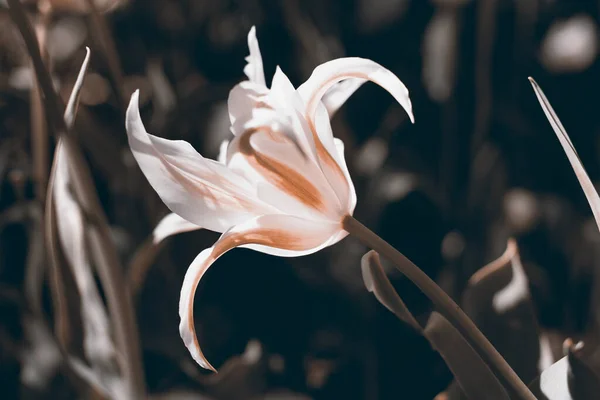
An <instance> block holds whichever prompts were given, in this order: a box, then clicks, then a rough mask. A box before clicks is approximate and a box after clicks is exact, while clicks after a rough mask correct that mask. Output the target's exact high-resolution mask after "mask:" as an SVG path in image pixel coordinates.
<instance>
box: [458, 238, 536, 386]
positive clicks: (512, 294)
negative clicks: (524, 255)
mask: <svg viewBox="0 0 600 400" xmlns="http://www.w3.org/2000/svg"><path fill="white" fill-rule="evenodd" d="M462 304H463V309H464V310H465V312H466V313H467V314H468V315H469V316H470V317H471V318H472V319H473V321H474V322H475V324H476V325H477V326H478V327H479V329H480V330H481V331H482V332H483V334H484V335H486V336H487V337H488V339H489V340H490V341H491V342H492V344H493V345H494V346H495V347H496V348H497V349H498V351H499V352H500V354H502V355H503V356H504V358H505V359H506V361H507V362H508V363H509V364H510V365H511V366H512V367H513V368H514V370H515V372H516V373H517V374H518V375H519V377H520V378H521V379H523V380H524V381H525V382H529V381H531V380H532V379H533V378H534V377H535V376H537V374H539V370H538V360H539V357H540V339H539V338H540V332H539V327H538V325H537V322H536V321H537V318H536V315H535V312H534V308H533V304H532V303H531V297H530V293H529V285H528V280H527V277H526V275H525V272H524V270H523V266H522V265H521V260H520V258H519V253H518V249H517V244H516V242H515V241H514V240H513V239H510V240H509V241H508V246H507V248H506V251H505V252H504V254H503V255H502V256H500V258H498V259H496V260H495V261H493V262H491V263H489V264H488V265H486V266H485V267H483V268H481V269H480V270H479V271H477V272H476V273H475V274H473V276H472V277H471V278H470V279H469V282H468V284H467V287H466V289H465V292H464V294H463V302H462Z"/></svg>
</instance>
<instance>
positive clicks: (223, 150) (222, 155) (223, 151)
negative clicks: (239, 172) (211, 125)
mask: <svg viewBox="0 0 600 400" xmlns="http://www.w3.org/2000/svg"><path fill="white" fill-rule="evenodd" d="M228 146H229V140H223V141H222V142H221V146H219V156H218V157H217V161H218V162H220V163H221V164H226V163H227V147H228Z"/></svg>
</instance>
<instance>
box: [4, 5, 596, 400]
mask: <svg viewBox="0 0 600 400" xmlns="http://www.w3.org/2000/svg"><path fill="white" fill-rule="evenodd" d="M27 3H28V4H27V7H28V8H27V9H28V11H29V12H30V16H31V19H32V21H36V22H35V23H36V24H37V26H38V27H40V26H45V29H46V30H47V31H46V35H45V39H46V40H45V47H46V49H47V51H48V53H49V58H50V60H51V66H52V67H51V69H52V74H53V77H54V79H55V84H56V87H57V90H58V91H59V93H60V94H61V95H62V96H63V98H65V99H66V98H67V97H68V94H69V93H70V90H71V88H72V86H73V82H74V79H75V76H76V74H77V71H78V70H79V66H80V65H81V61H82V60H83V57H84V54H85V49H84V46H86V45H87V46H89V47H90V48H91V50H92V58H91V66H90V70H89V73H88V76H87V79H86V82H85V84H84V88H83V92H82V98H81V103H82V104H81V108H80V110H79V114H78V119H77V122H76V125H75V130H74V131H75V132H76V134H77V137H78V138H79V141H80V143H81V146H82V149H83V151H84V154H85V156H86V159H87V161H88V162H89V164H90V168H91V171H92V173H93V179H94V183H95V185H96V189H97V191H98V194H99V197H100V200H101V203H102V206H103V208H104V210H105V212H106V213H107V216H108V220H109V223H110V227H111V233H112V238H113V239H114V242H115V243H116V245H117V246H118V250H119V252H120V256H121V260H122V262H123V265H124V266H125V268H126V269H125V275H124V276H125V277H126V279H127V280H128V285H130V288H131V292H132V296H133V301H134V305H135V310H136V317H137V324H138V327H139V342H140V344H141V347H142V350H143V365H144V371H145V376H146V384H147V388H148V392H149V393H150V394H151V395H152V396H155V397H156V398H190V399H191V398H201V399H221V398H223V399H254V398H256V399H263V398H265V399H266V398H272V399H279V398H284V397H283V396H284V393H287V396H290V397H286V398H290V399H292V398H294V399H304V398H308V399H310V398H312V399H338V398H345V399H395V398H405V399H431V398H433V397H435V396H436V395H437V394H438V393H440V392H442V391H444V390H445V388H446V387H447V386H448V385H449V384H450V382H451V380H452V375H451V374H450V372H449V371H448V370H447V368H446V366H445V364H444V362H443V360H442V359H441V358H440V357H439V355H438V354H437V353H436V352H435V351H433V350H432V349H431V347H430V346H429V344H428V343H427V341H426V340H425V339H423V338H422V337H421V336H419V335H418V334H417V333H415V332H414V331H413V330H412V329H411V328H410V327H408V326H406V325H405V324H403V323H402V322H400V321H399V320H397V319H396V318H395V317H394V315H392V314H391V313H389V312H388V311H387V310H386V309H385V308H384V307H382V306H381V305H380V304H379V303H378V302H377V301H376V300H375V299H374V297H373V296H372V294H371V293H369V292H368V291H367V290H366V289H365V286H364V283H363V280H362V276H361V269H360V259H361V256H362V255H363V254H364V253H365V252H366V251H367V249H366V248H364V247H363V246H362V245H360V244H359V243H358V242H357V241H356V240H354V239H352V238H348V239H346V240H344V241H342V242H341V243H339V244H337V245H335V246H333V247H332V248H328V249H326V250H324V251H321V252H319V253H317V254H315V255H312V256H307V257H302V258H297V259H282V258H275V257H271V256H267V255H263V254H258V253H255V252H252V251H249V250H240V249H238V250H234V251H232V252H230V253H228V254H227V255H225V256H224V257H222V258H221V259H220V260H219V261H218V262H217V263H216V265H215V266H214V267H213V268H212V269H211V270H210V271H209V272H208V274H207V276H206V278H205V279H204V281H203V283H202V284H201V286H200V288H199V291H198V293H197V295H196V320H197V329H198V332H199V336H200V341H201V343H202V344H203V349H204V350H205V354H206V355H207V357H208V359H209V360H211V362H213V364H214V365H215V366H216V367H217V368H220V367H223V365H224V364H228V365H229V367H228V368H229V370H227V373H226V374H219V375H217V376H216V377H215V376H211V375H210V374H208V373H206V372H204V371H202V370H200V369H199V367H197V366H196V364H195V363H194V362H193V360H192V359H191V357H189V355H188V353H187V351H186V349H185V347H184V346H183V344H182V342H181V340H180V338H179V334H178V314H177V304H178V298H179V290H180V286H181V282H182V279H183V275H184V273H185V270H186V268H187V266H188V265H189V263H190V262H191V260H192V259H193V258H194V257H195V256H196V255H197V253H199V252H200V251H201V250H202V249H204V248H206V247H208V246H210V245H211V244H212V243H213V241H214V240H215V239H216V238H217V237H218V235H217V234H215V233H211V232H206V231H198V232H192V233H186V234H181V235H178V236H176V237H173V238H170V239H168V240H167V241H166V242H165V243H164V244H163V245H162V246H160V248H151V249H150V250H149V245H148V238H149V236H150V234H151V232H152V229H153V227H154V226H155V224H156V223H157V222H158V221H159V220H160V218H161V217H162V216H164V215H165V214H166V213H167V211H168V210H167V209H166V207H165V206H164V205H163V204H162V203H161V201H160V199H159V198H158V196H157V195H156V194H155V193H154V192H153V190H152V189H151V188H150V186H149V184H148V183H147V181H146V180H145V178H144V177H143V175H142V173H141V172H140V170H139V168H138V166H137V164H136V163H135V161H134V159H133V157H132V154H131V153H130V151H129V149H128V147H127V140H126V133H125V131H124V122H123V106H124V104H126V103H127V101H128V97H129V95H130V94H131V93H132V91H133V90H134V89H135V88H140V89H141V107H142V117H143V119H144V121H145V123H146V126H147V129H148V131H150V132H152V133H154V134H156V135H158V136H161V137H166V138H170V139H184V140H187V141H189V142H190V143H192V144H193V146H194V147H195V148H196V149H198V150H199V151H200V153H201V154H203V155H205V156H207V157H216V155H217V153H218V149H219V145H220V143H221V141H222V140H223V139H226V138H228V137H229V135H230V133H229V129H228V114H227V107H226V100H227V96H228V92H229V90H230V89H231V88H232V87H233V86H234V85H235V84H236V83H237V82H239V81H240V80H242V79H244V76H243V73H242V69H243V66H244V64H245V61H244V57H245V56H246V55H247V54H248V49H247V44H246V35H247V33H248V31H249V29H250V28H251V26H253V25H255V26H256V28H257V36H258V40H259V43H260V47H261V51H262V55H263V59H264V65H265V72H266V75H267V81H268V82H269V81H270V77H271V76H272V74H273V72H274V70H275V67H276V66H277V65H279V66H280V67H281V68H282V69H283V71H284V72H285V73H286V74H287V75H288V76H289V77H290V79H291V80H292V82H293V83H294V84H295V85H296V86H297V85H299V84H300V83H302V82H303V81H304V80H305V79H306V78H307V77H308V76H309V75H310V73H311V71H312V69H313V68H314V67H315V66H317V65H319V64H320V63H322V62H324V61H327V60H330V59H333V58H336V57H341V56H359V57H365V58H370V59H373V60H375V61H377V62H378V63H380V64H382V65H383V66H385V67H387V68H389V69H390V70H391V71H393V72H394V73H395V74H397V75H398V76H399V77H400V79H402V81H403V82H404V83H405V84H406V86H407V87H408V88H409V90H410V95H411V99H412V102H413V108H414V114H415V118H416V123H415V124H414V125H413V124H411V123H410V121H409V120H408V118H407V116H406V114H405V113H404V111H403V110H402V109H401V108H400V106H399V105H398V104H396V103H395V102H394V100H393V99H392V97H391V96H389V95H388V94H387V93H386V92H385V91H384V90H382V89H381V88H378V87H377V86H375V85H374V84H366V85H365V86H364V87H363V88H361V89H360V90H359V91H358V92H357V93H356V94H355V95H354V96H353V97H352V98H351V99H350V100H349V101H348V102H347V104H346V105H345V106H344V108H343V109H342V110H341V111H340V112H339V113H338V114H337V115H336V116H335V118H334V120H333V121H332V126H333V131H334V134H335V135H336V136H337V137H339V138H341V139H343V141H344V142H345V145H346V159H347V161H348V164H349V168H350V171H351V174H352V176H353V179H354V183H355V185H356V188H357V193H358V199H359V200H358V206H357V209H356V212H355V216H356V217H357V218H358V219H359V220H360V221H362V222H363V223H365V224H366V225H367V226H369V227H370V228H371V229H373V230H374V231H375V232H377V233H378V234H380V235H381V236H382V237H383V238H384V239H386V240H388V241H389V242H390V243H391V244H392V245H394V246H395V247H396V248H398V249H399V250H400V251H402V252H403V253H404V254H405V255H406V256H408V257H409V258H410V259H411V260H413V261H414V262H415V263H416V264H417V265H418V266H420V267H421V268H422V269H423V270H424V271H426V272H427V273H428V274H429V275H430V276H431V277H432V278H434V279H435V280H436V281H437V282H438V283H440V285H442V287H443V288H444V289H445V290H447V291H448V293H449V294H451V295H452V296H453V297H454V298H455V299H456V300H457V301H459V302H460V301H461V298H462V294H463V293H464V290H465V287H466V285H467V282H468V279H469V277H470V276H471V275H472V274H473V273H474V272H475V271H477V270H478V269H479V268H481V267H482V266H483V265H485V264H486V263H488V262H490V261H491V260H493V259H495V258H497V257H498V256H499V255H500V254H501V253H502V252H503V250H504V248H505V247H506V241H507V239H508V238H509V237H511V236H512V237H515V238H516V239H517V242H518V244H519V248H520V254H521V258H522V261H523V265H524V268H525V271H526V274H527V277H528V279H529V290H530V292H529V294H530V296H531V304H532V305H533V308H534V313H535V316H536V322H535V323H534V324H533V325H532V326H535V329H536V332H543V333H544V335H545V336H544V337H545V338H547V339H548V340H549V341H550V342H551V343H555V344H556V343H558V345H557V346H554V347H560V343H561V342H562V340H563V339H564V338H566V337H574V338H577V337H581V336H582V335H584V333H585V332H589V330H590V329H591V328H593V327H594V325H595V322H594V321H595V318H597V317H600V292H598V290H600V287H598V285H599V284H600V252H599V249H600V246H599V245H600V234H599V233H598V230H597V228H596V225H595V223H594V220H593V218H592V215H591V211H590V208H589V206H588V204H587V202H586V199H585V197H584V195H583V193H582V191H581V188H580V187H579V184H578V182H577V179H576V177H575V175H574V173H573V171H572V169H571V166H570V165H569V163H568V161H567V158H566V157H565V155H564V153H563V150H562V148H561V147H560V144H559V142H558V140H557V139H556V137H555V135H554V133H553V132H552V129H551V127H550V125H549V123H548V122H547V120H546V118H545V116H544V115H543V112H542V110H541V108H540V107H539V104H538V102H537V100H536V99H535V95H534V93H533V91H532V89H531V86H530V84H529V82H528V80H527V77H528V76H532V77H534V78H535V79H536V80H537V81H538V83H539V84H540V86H541V87H542V88H543V89H544V91H545V92H546V94H547V96H548V98H549V100H550V101H551V103H552V104H553V106H554V108H555V109H556V111H557V113H558V115H559V116H560V117H561V119H562V121H563V123H564V125H565V127H566V129H567V131H568V132H569V134H570V136H571V138H572V140H573V143H574V145H575V147H576V148H577V149H578V152H579V154H580V157H581V159H582V161H583V164H584V165H585V167H586V168H587V171H588V173H589V174H590V176H591V178H592V180H593V181H596V179H597V178H598V177H600V163H599V162H598V158H599V157H598V155H599V154H600V147H599V146H600V142H599V138H600V136H599V135H598V133H599V132H598V130H599V127H600V125H599V123H598V118H597V117H598V109H597V107H598V102H597V99H596V94H597V93H598V90H599V89H600V63H599V62H598V49H599V46H598V38H599V32H598V23H599V22H600V3H598V2H597V1H584V0H578V1H572V0H480V1H474V0H471V1H469V0H355V1H325V0H307V1H300V0H282V1H267V0H238V1H233V0H232V1H227V0H219V1H208V0H137V1H133V0H132V1H122V2H117V4H112V3H113V2H111V1H109V0H103V1H101V2H97V4H98V6H99V8H100V9H101V10H104V8H105V6H108V7H113V6H115V7H114V8H110V9H109V10H106V11H105V12H103V13H102V18H103V20H104V21H105V22H106V28H107V30H106V31H105V33H108V35H109V36H110V38H112V40H114V44H115V48H116V54H117V57H116V58H115V57H112V58H111V56H110V55H109V56H107V55H106V54H107V53H106V51H103V48H104V47H105V46H106V44H105V43H104V42H103V40H105V38H103V37H102V35H100V34H99V33H98V29H97V28H98V27H97V25H96V23H95V22H94V21H95V20H94V18H93V17H92V16H90V14H89V13H87V12H85V10H86V7H85V1H81V2H77V1H75V0H72V1H69V0H61V1H54V2H51V3H53V4H52V6H53V12H52V15H50V16H47V15H43V11H44V10H43V9H42V7H40V6H39V5H38V4H36V3H35V2H32V1H29V2H27ZM111 62H112V63H113V67H114V65H115V62H116V66H117V68H118V70H120V73H121V74H122V76H121V77H115V76H114V74H111ZM33 76H34V75H33V72H32V69H31V68H30V64H29V59H28V54H27V52H26V50H25V47H24V44H23V41H22V39H21V36H20V34H19V32H18V30H17V28H16V27H15V25H14V24H13V23H12V22H11V20H10V17H9V15H8V12H7V9H6V5H5V4H2V2H0V390H1V393H2V395H1V397H2V398H6V399H9V398H26V399H38V398H39V399H41V398H53V399H54V398H56V399H59V398H65V399H67V398H87V397H86V396H85V395H83V394H82V393H87V392H85V391H84V392H82V390H83V389H81V385H78V384H74V383H73V382H74V380H73V379H71V378H72V372H70V371H69V368H67V367H66V366H65V363H64V362H63V361H61V360H62V355H61V354H60V351H59V350H58V347H57V344H56V341H55V340H54V338H53V335H52V334H51V332H52V327H53V307H52V301H51V294H50V290H49V288H48V279H47V278H48V273H47V272H45V271H47V268H48V265H47V264H48V258H47V256H46V255H45V251H44V244H43V239H42V237H43V230H42V222H41V220H42V215H43V206H42V203H41V201H42V200H43V198H42V200H40V195H39V193H38V192H37V189H36V185H37V183H36V170H35V168H34V167H33V165H34V164H33V161H32V157H33V155H32V148H33V144H32V135H31V131H32V129H33V128H32V125H33V124H35V123H36V121H35V120H34V119H32V117H31V115H32V114H31V107H30V91H31V88H32V86H33V83H32V82H33V80H32V78H33ZM119 85H120V87H121V88H122V89H121V93H117V92H116V91H115V90H113V88H114V87H115V86H119ZM32 121H33V122H32ZM53 146H54V141H53V140H52V139H50V140H49V144H48V151H47V164H48V166H49V163H50V161H51V155H52V149H53ZM42 197H43V196H42ZM150 247H151V246H150ZM140 252H142V253H140ZM140 254H142V256H143V257H145V260H146V261H144V262H140V261H139V260H140ZM140 265H141V267H140ZM386 271H387V272H388V274H389V277H390V279H391V280H392V282H393V283H394V285H395V287H396V289H397V290H398V292H399V293H400V294H401V296H402V298H403V299H404V300H405V302H406V303H407V305H408V306H409V308H410V309H411V311H412V312H413V313H414V314H415V316H417V318H420V319H423V318H425V319H426V317H427V314H428V313H429V311H430V310H431V307H430V304H429V303H428V301H427V300H426V298H425V297H424V296H423V295H422V294H421V293H420V292H419V291H418V290H417V289H416V288H415V287H413V286H412V284H411V283H410V282H409V281H407V280H406V279H404V278H403V277H402V276H401V275H400V274H399V273H397V272H396V271H395V270H394V269H393V268H387V266H386ZM31 293H39V299H38V300H39V302H40V304H41V308H42V311H41V313H40V312H36V311H35V310H36V307H37V306H36V305H33V304H32V298H35V296H32V295H31ZM101 293H102V292H101ZM530 325H531V324H530ZM530 325H528V324H527V323H523V321H519V320H518V319H517V321H516V322H514V323H511V324H510V327H509V328H507V329H508V330H507V331H506V332H507V333H506V334H503V335H499V338H496V339H494V340H493V342H494V344H496V345H497V346H498V347H499V348H500V347H502V346H503V343H500V342H501V341H502V340H505V341H507V342H510V346H511V349H513V351H514V354H512V355H511V356H510V357H512V359H510V357H509V356H507V358H509V362H511V364H519V363H523V365H526V367H523V369H522V370H518V371H517V372H519V373H520V375H521V376H522V377H523V379H524V380H525V379H529V380H531V379H533V378H534V377H535V375H537V372H536V370H535V366H536V365H538V361H539V360H538V356H539V354H537V348H536V346H538V344H537V343H536V342H535V340H534V342H533V343H532V342H531V340H529V339H528V338H530V337H531V335H528V334H527V332H525V333H524V332H523V330H526V329H529V328H530ZM492 333H493V332H492ZM534 338H537V336H534ZM531 349H533V350H532V351H533V353H534V354H533V356H532V355H531V354H530V353H531V352H530V351H529V350H531ZM241 354H243V355H242V356H240V355H241ZM505 355H506V354H505ZM521 358H523V359H521ZM519 365H520V364H519ZM231 371H233V372H231ZM523 371H525V372H523ZM538 372H539V371H538ZM292 393H295V394H293V395H292ZM161 396H162V397H161ZM174 396H189V397H174ZM269 396H270V397H269ZM292 396H296V397H292ZM90 398H101V397H93V396H91V397H90Z"/></svg>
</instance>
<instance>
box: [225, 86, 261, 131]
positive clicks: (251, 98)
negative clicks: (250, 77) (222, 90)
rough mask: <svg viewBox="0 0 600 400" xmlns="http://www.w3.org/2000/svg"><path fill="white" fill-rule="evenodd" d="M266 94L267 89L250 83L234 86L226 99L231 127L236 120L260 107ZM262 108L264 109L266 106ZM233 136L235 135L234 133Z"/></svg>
mask: <svg viewBox="0 0 600 400" xmlns="http://www.w3.org/2000/svg"><path fill="white" fill-rule="evenodd" d="M268 93H269V89H267V87H266V86H263V85H259V84H257V83H255V82H251V81H243V82H240V83H238V84H237V85H235V86H234V87H233V89H231V91H230V92H229V97H228V99H227V108H228V110H229V120H230V122H231V125H233V124H235V122H236V121H237V119H238V118H240V117H242V116H245V115H248V114H250V113H251V112H252V110H253V109H254V108H255V107H258V106H260V105H261V103H262V102H263V101H265V98H266V95H267V94H268ZM263 106H265V107H266V104H263ZM233 134H234V135H235V134H236V132H233Z"/></svg>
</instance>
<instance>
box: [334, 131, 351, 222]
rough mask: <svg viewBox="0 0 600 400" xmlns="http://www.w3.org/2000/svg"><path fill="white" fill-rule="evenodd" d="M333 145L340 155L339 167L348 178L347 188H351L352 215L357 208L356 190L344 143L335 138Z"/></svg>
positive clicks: (349, 195)
mask: <svg viewBox="0 0 600 400" xmlns="http://www.w3.org/2000/svg"><path fill="white" fill-rule="evenodd" d="M333 144H334V145H335V148H336V150H337V153H338V157H339V158H338V159H339V160H340V161H339V165H340V167H341V168H342V172H343V173H344V176H345V177H346V182H347V186H348V188H349V191H348V199H347V201H348V203H347V210H348V211H349V212H350V215H352V213H353V212H354V208H355V207H356V190H355V189H354V183H352V177H350V172H349V171H348V166H347V165H346V158H345V157H344V142H342V141H341V140H340V139H338V138H333Z"/></svg>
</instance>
